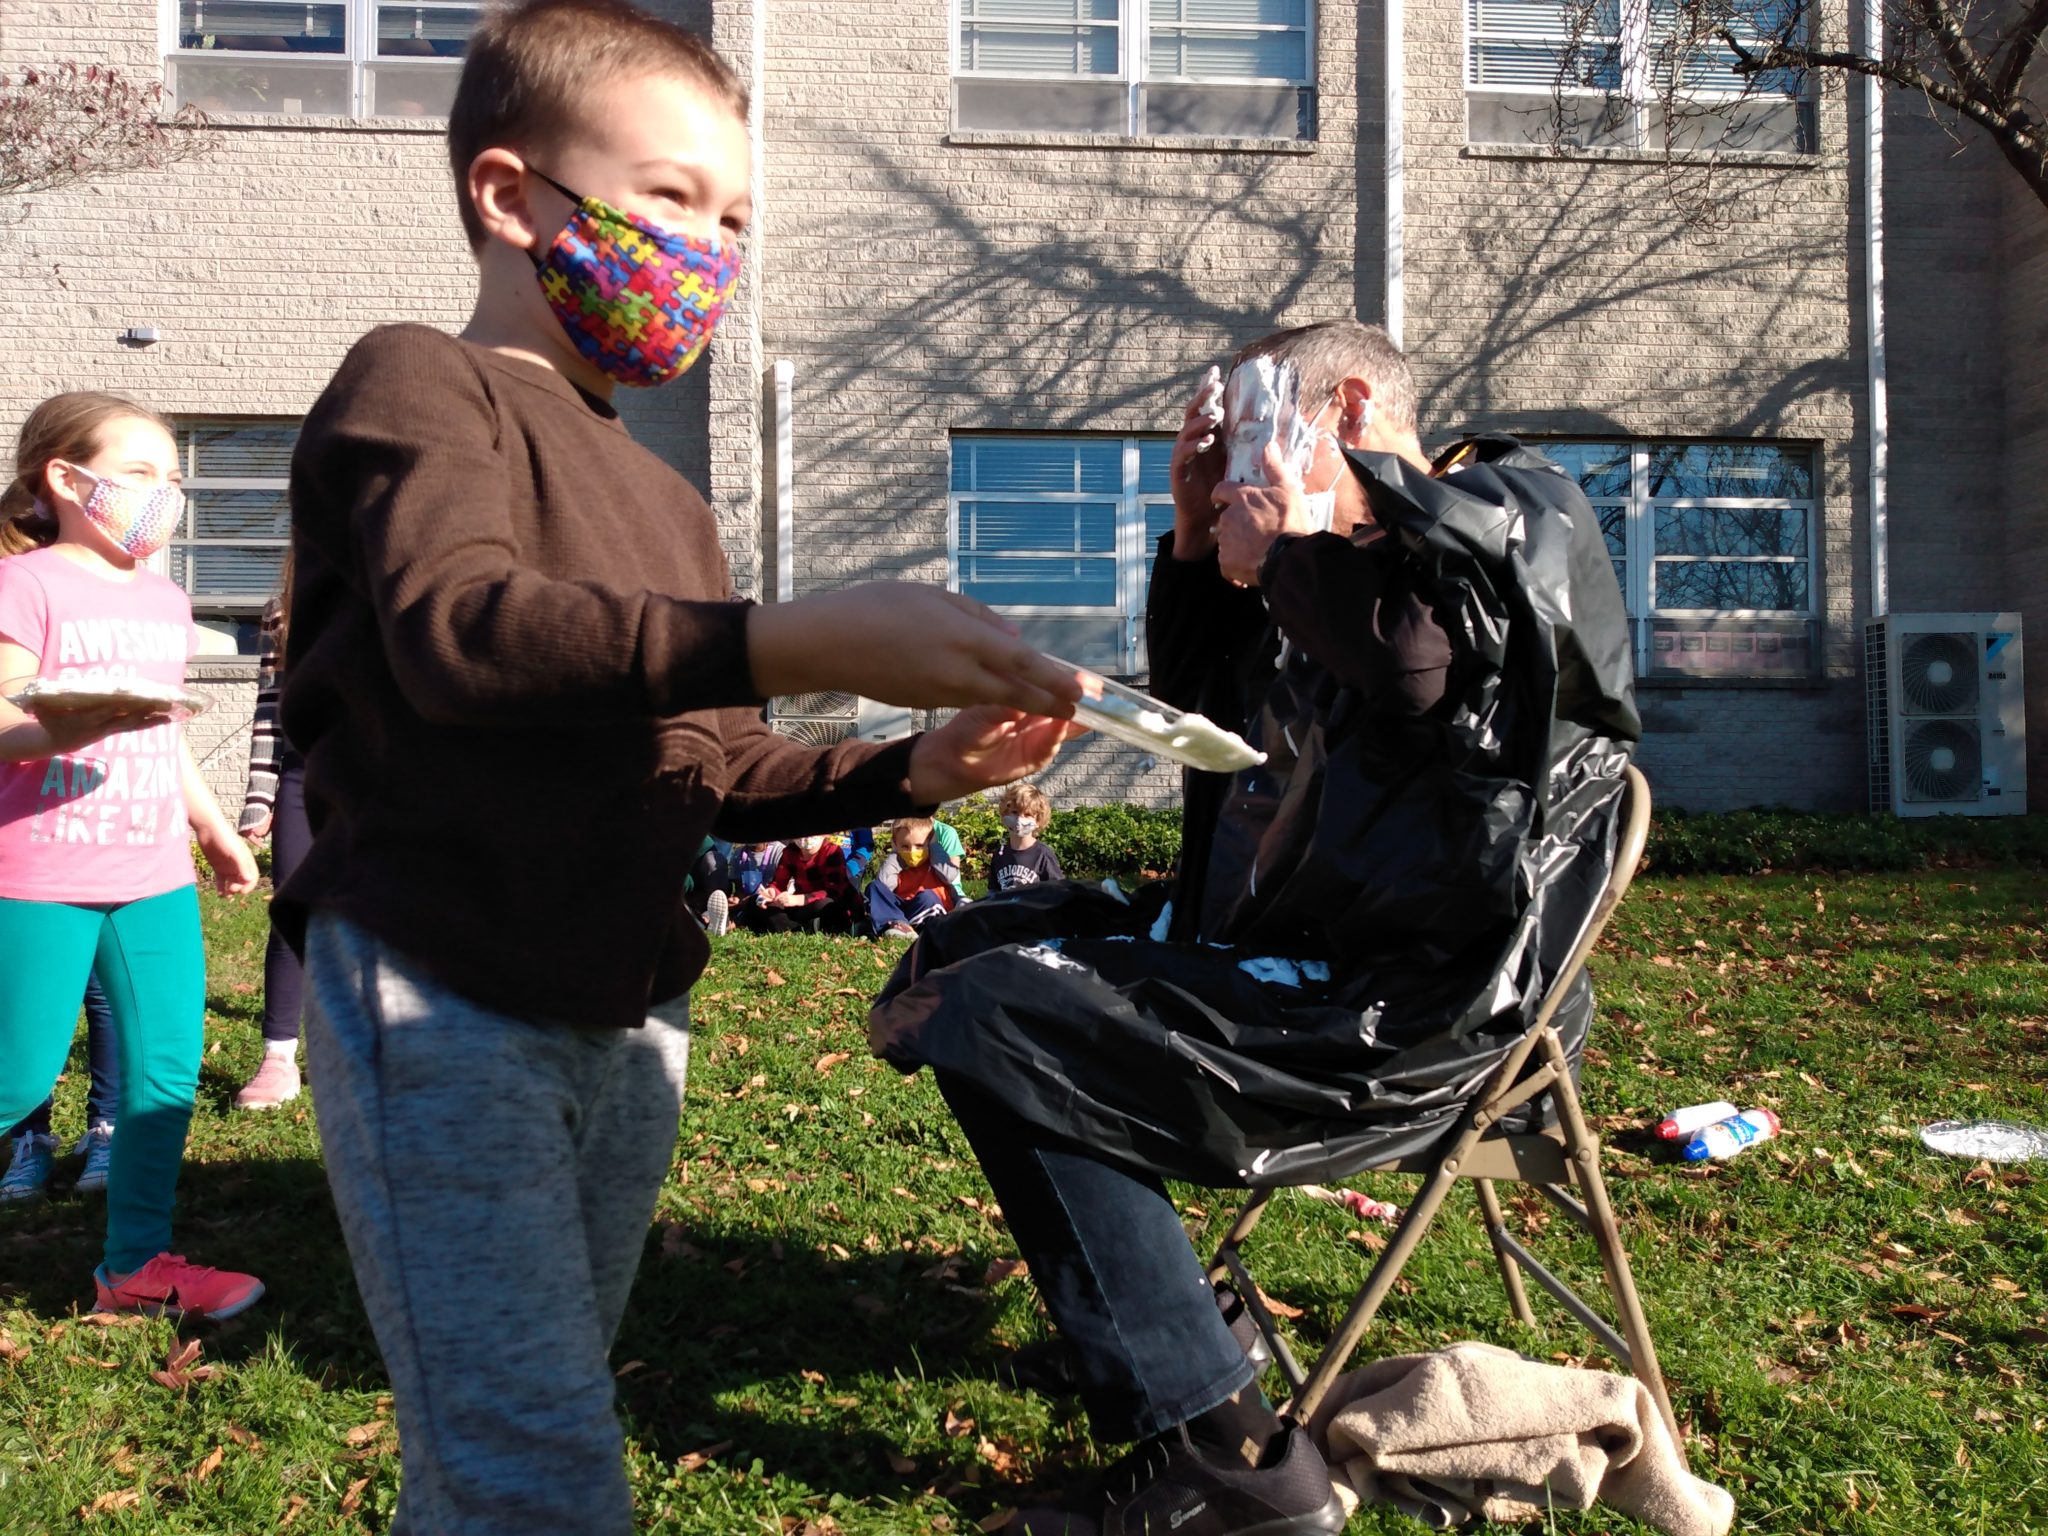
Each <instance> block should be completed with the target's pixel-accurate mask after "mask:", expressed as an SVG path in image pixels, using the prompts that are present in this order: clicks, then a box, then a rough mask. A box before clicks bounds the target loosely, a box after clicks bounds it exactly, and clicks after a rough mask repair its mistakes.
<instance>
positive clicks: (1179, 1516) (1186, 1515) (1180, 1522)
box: [1166, 1499, 1209, 1531]
mask: <svg viewBox="0 0 2048 1536" xmlns="http://www.w3.org/2000/svg"><path fill="white" fill-rule="evenodd" d="M1208 1507H1209V1501H1208V1500H1207V1499H1204V1500H1202V1502H1201V1503H1199V1504H1197V1505H1196V1506H1195V1507H1194V1508H1193V1509H1176V1510H1175V1511H1174V1512H1173V1513H1172V1514H1170V1515H1168V1516H1167V1517H1166V1523H1167V1525H1168V1527H1169V1528H1171V1529H1173V1530H1176V1531H1177V1530H1179V1529H1180V1528H1181V1527H1182V1526H1184V1525H1186V1524H1187V1523H1188V1522H1189V1521H1190V1520H1192V1519H1194V1518H1195V1516H1197V1515H1199V1514H1200V1513H1201V1512H1202V1511H1203V1510H1205V1509H1207V1508H1208Z"/></svg>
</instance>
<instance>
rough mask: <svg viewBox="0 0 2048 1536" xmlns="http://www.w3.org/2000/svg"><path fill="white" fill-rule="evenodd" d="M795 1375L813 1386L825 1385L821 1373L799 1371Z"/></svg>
mask: <svg viewBox="0 0 2048 1536" xmlns="http://www.w3.org/2000/svg"><path fill="white" fill-rule="evenodd" d="M797 1375H798V1376H800V1377H801V1378H802V1379H803V1380H805V1381H808V1382H809V1383H811V1385H813V1386H817V1387H822V1386H823V1385H825V1373H824V1372H823V1371H799V1372H797Z"/></svg>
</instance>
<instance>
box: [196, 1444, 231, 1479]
mask: <svg viewBox="0 0 2048 1536" xmlns="http://www.w3.org/2000/svg"><path fill="white" fill-rule="evenodd" d="M227 1454H228V1448H227V1447H226V1446H224V1445H216V1446H215V1447H214V1448H213V1449H212V1450H210V1451H208V1452H207V1453H206V1459H205V1460H204V1461H202V1462H200V1463H199V1465H198V1466H196V1467H194V1468H193V1469H192V1481H193V1482H195V1483H203V1482H205V1481H206V1480H207V1479H208V1478H209V1477H211V1476H213V1474H214V1473H216V1472H218V1471H219V1470H220V1464H221V1462H222V1461H223V1460H225V1459H226V1457H227Z"/></svg>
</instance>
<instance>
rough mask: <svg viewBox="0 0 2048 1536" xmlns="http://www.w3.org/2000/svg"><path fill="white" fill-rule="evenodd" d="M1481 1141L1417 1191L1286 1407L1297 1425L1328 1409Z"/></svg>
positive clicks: (1473, 1136) (1465, 1143) (1463, 1143)
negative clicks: (1348, 1365)
mask: <svg viewBox="0 0 2048 1536" xmlns="http://www.w3.org/2000/svg"><path fill="white" fill-rule="evenodd" d="M1477 1139H1478V1132H1477V1130H1476V1129H1471V1130H1468V1131H1467V1133H1466V1135H1465V1136H1464V1137H1463V1138H1461V1140H1460V1144H1459V1146H1458V1148H1457V1149H1456V1151H1455V1152H1454V1153H1453V1155H1452V1156H1450V1157H1448V1158H1446V1159H1445V1160H1444V1162H1443V1164H1442V1166H1440V1167H1439V1168H1438V1169H1437V1170H1436V1172H1434V1173H1432V1174H1431V1175H1430V1176H1429V1177H1428V1178H1427V1179H1426V1180H1424V1181H1423V1185H1422V1188H1421V1189H1419V1190H1417V1191H1416V1193H1415V1201H1414V1203H1413V1204H1412V1205H1410V1206H1409V1207H1408V1211H1407V1214H1406V1215H1404V1216H1403V1217H1402V1218H1401V1221H1400V1224H1399V1225H1398V1226H1396V1227H1395V1228H1394V1236H1393V1239H1392V1241H1390V1242H1389V1243H1388V1244H1387V1247H1386V1251H1385V1252H1384V1253H1382V1254H1381V1255H1380V1256H1379V1262H1378V1263H1376V1264H1374V1265H1373V1267H1372V1273H1371V1274H1370V1275H1368V1276H1366V1279H1365V1286H1364V1288H1363V1289H1362V1290H1360V1291H1359V1293H1358V1296H1357V1298H1356V1299H1355V1300H1353V1302H1352V1303H1351V1310H1350V1311H1349V1312H1347V1313H1345V1314H1344V1321H1343V1322H1342V1323H1340V1324H1339V1325H1338V1327H1337V1331H1336V1333H1334V1334H1332V1335H1331V1337H1330V1342H1329V1343H1328V1344H1327V1345H1326V1346H1325V1347H1324V1349H1323V1352H1322V1354H1321V1355H1319V1356H1318V1357H1317V1359H1316V1366H1315V1369H1314V1370H1312V1371H1310V1372H1309V1374H1308V1380H1307V1381H1306V1382H1305V1383H1303V1385H1302V1388H1301V1390H1300V1391H1299V1392H1297V1393H1295V1395H1294V1398H1293V1401H1291V1402H1289V1403H1288V1404H1286V1405H1285V1408H1284V1411H1285V1412H1286V1414H1287V1415H1288V1417H1290V1418H1292V1419H1294V1420H1295V1421H1296V1422H1297V1423H1301V1424H1306V1423H1308V1422H1309V1421H1310V1420H1311V1419H1313V1418H1314V1417H1315V1415H1316V1410H1317V1409H1319V1408H1321V1407H1322V1405H1323V1399H1324V1397H1326V1396H1327V1395H1328V1394H1329V1391H1330V1387H1331V1385H1332V1383H1334V1382H1335V1381H1336V1379H1337V1377H1338V1376H1339V1375H1340V1374H1342V1372H1343V1370H1344V1367H1345V1365H1346V1363H1347V1362H1348V1361H1349V1360H1350V1359H1351V1355H1352V1351H1354V1350H1356V1349H1357V1348H1358V1341H1359V1340H1360V1339H1362V1338H1364V1337H1365V1330H1366V1329H1367V1328H1369V1327H1371V1326H1372V1320H1373V1316H1374V1314H1375V1313H1377V1312H1378V1311H1379V1309H1380V1303H1382V1302H1383V1301H1385V1300H1386V1299H1387V1293H1388V1292H1389V1291H1391V1290H1393V1288H1394V1282H1395V1281H1396V1280H1398V1279H1400V1278H1401V1271H1402V1270H1403V1269H1404V1268H1405V1267H1406V1266H1407V1263H1408V1260H1409V1258H1410V1256H1411V1255H1413V1254H1414V1252H1415V1249H1416V1245H1417V1244H1419V1243H1420V1242H1421V1241H1422V1238H1423V1234H1424V1233H1426V1232H1428V1231H1429V1224H1430V1223H1431V1222H1432V1221H1434V1220H1436V1213H1437V1212H1438V1211H1439V1210H1441V1209H1442V1208H1443V1203H1444V1198H1445V1197H1446V1196H1447V1195H1449V1194H1450V1192H1451V1186H1452V1185H1453V1184H1454V1183H1456V1182H1457V1178H1458V1164H1459V1162H1460V1160H1461V1159H1462V1157H1463V1154H1464V1152H1465V1150H1466V1149H1468V1148H1469V1147H1470V1145H1471V1143H1472V1142H1474V1141H1476V1140H1477Z"/></svg>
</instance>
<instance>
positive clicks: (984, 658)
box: [747, 582, 1081, 719]
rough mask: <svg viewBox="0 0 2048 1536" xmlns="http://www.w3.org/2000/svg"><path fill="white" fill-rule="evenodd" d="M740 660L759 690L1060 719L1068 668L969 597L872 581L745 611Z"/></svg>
mask: <svg viewBox="0 0 2048 1536" xmlns="http://www.w3.org/2000/svg"><path fill="white" fill-rule="evenodd" d="M747 661H748V664H749V666H750V667H751V668H752V670H753V674H754V688H755V691H756V692H758V693H760V694H761V695H762V696H763V697H766V698H778V697H781V696H783V695H785V694H792V693H822V692H827V691H832V690H841V691H844V692H847V693H858V694H861V695H863V696H864V697H866V698H870V699H876V700H879V701H880V702H882V703H884V704H904V705H910V706H912V707H916V708H940V707H947V706H958V707H962V708H966V707H971V706H973V705H976V704H1000V705H1004V706H1007V707H1009V708H1011V709H1016V710H1028V711H1030V712H1031V713H1033V714H1038V715H1045V716H1050V717H1053V718H1057V719H1065V718H1067V717H1068V716H1070V715H1072V714H1073V712H1074V703H1075V701H1076V700H1078V699H1079V698H1080V697H1081V684H1080V682H1079V681H1078V680H1077V679H1076V678H1075V676H1074V674H1073V673H1072V672H1070V671H1069V670H1067V669H1066V668H1064V667H1059V666H1056V665H1054V664H1053V663H1052V662H1050V661H1048V660H1047V659H1046V658H1045V657H1043V656H1041V655H1039V654H1038V652H1036V651H1035V650H1033V649H1032V648H1031V647H1030V646H1028V645H1026V644H1025V643H1024V642H1023V641H1022V640H1019V639H1018V638H1017V631H1016V630H1014V629H1013V628H1011V627H1010V626H1009V625H1008V624H1005V623H1004V622H1003V621H1002V620H1001V619H999V618H997V617H996V615H995V614H994V613H993V612H991V611H990V610H989V609H987V608H985V607H983V606H982V605H981V604H980V603H977V602H975V601H974V599H972V598H969V597H962V596H960V595H959V594H958V593H956V592H947V591H944V590H942V589H941V588H938V587H921V586H911V585H908V584H905V583H898V582H873V583H870V584H869V585H867V586H862V587H850V588H848V589H847V590H846V591H844V592H826V593H821V594H819V595H818V596H816V597H806V598H803V599H801V600H800V601H798V602H794V603H770V604H764V605H763V606H761V607H759V608H755V609H753V610H751V611H750V612H749V614H748V616H747Z"/></svg>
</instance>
